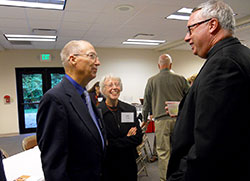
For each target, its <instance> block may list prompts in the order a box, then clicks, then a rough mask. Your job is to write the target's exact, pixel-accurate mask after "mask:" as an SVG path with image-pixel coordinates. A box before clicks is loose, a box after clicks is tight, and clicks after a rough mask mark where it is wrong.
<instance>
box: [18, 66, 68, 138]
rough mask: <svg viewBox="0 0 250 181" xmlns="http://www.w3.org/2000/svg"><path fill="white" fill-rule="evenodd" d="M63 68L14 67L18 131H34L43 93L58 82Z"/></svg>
mask: <svg viewBox="0 0 250 181" xmlns="http://www.w3.org/2000/svg"><path fill="white" fill-rule="evenodd" d="M63 76H64V69H63V68H16V81H17V99H18V101H17V102H18V117H19V131H20V133H21V134H23V133H31V132H35V131H36V127H37V122H36V114H37V110H38V106H39V102H40V99H41V98H42V96H43V94H44V93H45V92H46V91H47V90H49V89H50V88H52V87H54V86H55V85H56V84H58V83H59V82H60V81H61V80H62V78H63Z"/></svg>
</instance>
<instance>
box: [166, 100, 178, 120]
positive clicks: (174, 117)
mask: <svg viewBox="0 0 250 181" xmlns="http://www.w3.org/2000/svg"><path fill="white" fill-rule="evenodd" d="M165 105H166V106H165V110H166V114H167V115H169V116H170V114H169V112H168V106H167V101H166V102H165ZM170 117H171V118H176V117H177V115H174V116H170Z"/></svg>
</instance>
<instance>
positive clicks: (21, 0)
mask: <svg viewBox="0 0 250 181" xmlns="http://www.w3.org/2000/svg"><path fill="white" fill-rule="evenodd" d="M65 4H66V0H52V1H44V2H38V1H33V2H31V1H30V0H0V5H2V6H15V7H27V8H42V9H55V10H64V8H65Z"/></svg>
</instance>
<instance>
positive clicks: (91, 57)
mask: <svg viewBox="0 0 250 181" xmlns="http://www.w3.org/2000/svg"><path fill="white" fill-rule="evenodd" d="M74 55H75V56H83V55H86V56H87V57H88V58H90V59H91V60H96V59H97V58H98V56H97V55H96V54H95V53H84V54H81V53H78V54H74Z"/></svg>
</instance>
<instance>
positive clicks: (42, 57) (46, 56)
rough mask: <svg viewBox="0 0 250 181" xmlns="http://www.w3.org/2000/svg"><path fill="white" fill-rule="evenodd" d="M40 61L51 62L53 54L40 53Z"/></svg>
mask: <svg viewBox="0 0 250 181" xmlns="http://www.w3.org/2000/svg"><path fill="white" fill-rule="evenodd" d="M40 61H41V62H50V61H51V55H50V54H41V55H40Z"/></svg>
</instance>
